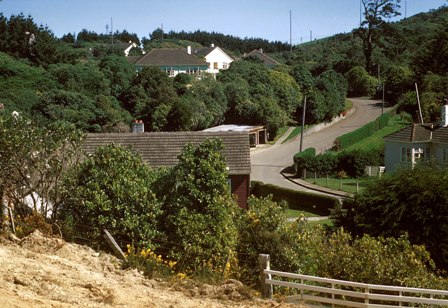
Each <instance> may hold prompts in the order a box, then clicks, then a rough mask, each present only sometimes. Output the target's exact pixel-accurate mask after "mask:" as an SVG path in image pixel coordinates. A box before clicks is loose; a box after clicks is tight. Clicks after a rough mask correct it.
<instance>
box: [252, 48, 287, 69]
mask: <svg viewBox="0 0 448 308" xmlns="http://www.w3.org/2000/svg"><path fill="white" fill-rule="evenodd" d="M250 56H252V57H256V58H258V59H259V60H261V62H263V64H264V65H265V66H267V67H269V68H272V67H274V66H277V65H279V64H280V63H278V62H277V61H275V60H274V59H272V58H271V57H269V56H267V55H266V54H265V53H263V50H261V49H260V50H258V49H255V50H252V51H251V52H249V53H248V54H246V55H244V57H245V58H246V57H250Z"/></svg>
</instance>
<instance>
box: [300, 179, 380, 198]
mask: <svg viewBox="0 0 448 308" xmlns="http://www.w3.org/2000/svg"><path fill="white" fill-rule="evenodd" d="M375 179H376V177H362V178H359V179H353V178H345V179H339V178H332V177H328V178H316V179H315V178H307V179H305V180H306V181H307V182H308V183H311V184H314V185H318V186H322V187H326V188H331V189H334V190H340V191H345V192H348V193H353V194H354V193H356V192H362V191H363V190H364V189H365V187H366V186H367V185H368V184H369V183H370V182H372V181H374V180H375ZM357 182H358V183H357Z"/></svg>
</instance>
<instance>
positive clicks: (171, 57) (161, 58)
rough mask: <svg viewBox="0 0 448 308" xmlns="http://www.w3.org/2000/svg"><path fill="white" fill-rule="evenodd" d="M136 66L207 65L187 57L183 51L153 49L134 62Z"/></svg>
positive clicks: (199, 60)
mask: <svg viewBox="0 0 448 308" xmlns="http://www.w3.org/2000/svg"><path fill="white" fill-rule="evenodd" d="M134 64H136V65H154V66H175V65H189V66H207V67H208V63H207V62H205V61H203V60H201V59H198V58H196V57H194V56H192V55H189V54H188V53H187V52H186V51H185V50H184V49H153V50H151V51H150V52H148V53H147V54H145V55H143V56H142V57H141V58H140V59H139V60H137V61H136V62H134Z"/></svg>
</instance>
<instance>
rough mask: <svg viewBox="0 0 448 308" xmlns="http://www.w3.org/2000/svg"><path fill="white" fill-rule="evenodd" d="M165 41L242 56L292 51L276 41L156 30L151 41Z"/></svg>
mask: <svg viewBox="0 0 448 308" xmlns="http://www.w3.org/2000/svg"><path fill="white" fill-rule="evenodd" d="M162 38H163V39H165V40H167V39H168V40H184V41H191V42H195V43H198V44H200V45H202V46H210V45H211V44H214V45H215V46H219V47H222V48H224V49H226V50H228V51H230V52H232V53H233V54H235V55H241V54H243V53H245V52H250V51H252V50H254V49H260V48H261V49H263V50H264V51H265V52H269V53H274V52H283V51H288V50H290V45H289V44H288V43H284V42H280V41H275V42H270V41H268V40H266V39H262V38H247V37H246V38H244V39H242V38H239V37H236V36H233V35H225V34H222V33H217V32H211V33H210V32H206V31H201V30H197V31H194V32H186V31H180V32H175V31H170V32H169V33H163V32H162V30H161V29H156V30H155V31H153V33H152V34H151V40H157V41H160V40H162Z"/></svg>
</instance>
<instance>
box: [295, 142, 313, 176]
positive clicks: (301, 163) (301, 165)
mask: <svg viewBox="0 0 448 308" xmlns="http://www.w3.org/2000/svg"><path fill="white" fill-rule="evenodd" d="M315 156H316V149H315V148H308V149H306V150H304V151H302V152H299V153H297V154H296V155H294V158H293V160H294V168H295V170H296V174H297V175H299V176H301V175H302V173H303V170H304V169H309V168H310V166H312V163H311V160H312V159H313V158H314V157H315Z"/></svg>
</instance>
